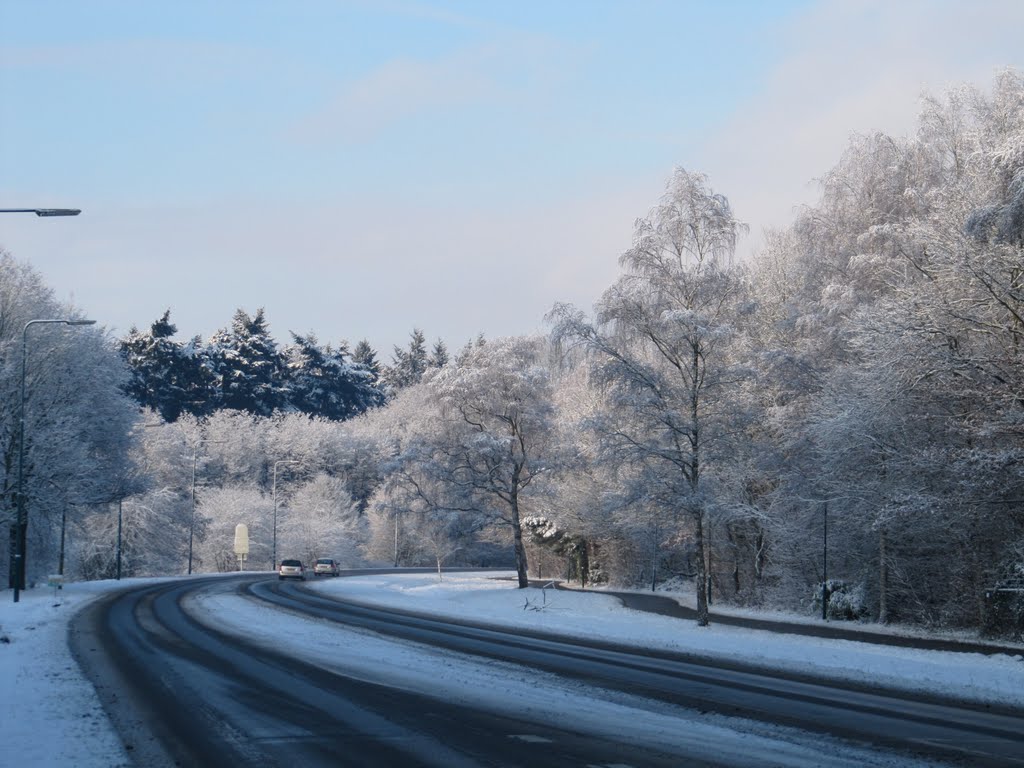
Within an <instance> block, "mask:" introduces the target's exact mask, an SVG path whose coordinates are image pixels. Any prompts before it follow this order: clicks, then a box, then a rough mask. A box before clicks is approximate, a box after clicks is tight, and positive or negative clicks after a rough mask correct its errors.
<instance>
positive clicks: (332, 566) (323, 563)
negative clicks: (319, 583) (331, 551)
mask: <svg viewBox="0 0 1024 768" xmlns="http://www.w3.org/2000/svg"><path fill="white" fill-rule="evenodd" d="M340 572H341V569H340V568H339V567H338V563H337V561H336V560H331V558H329V557H321V558H320V559H319V560H317V561H316V562H315V563H314V564H313V575H314V576H338V575H339V574H340Z"/></svg>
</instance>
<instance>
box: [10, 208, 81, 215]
mask: <svg viewBox="0 0 1024 768" xmlns="http://www.w3.org/2000/svg"><path fill="white" fill-rule="evenodd" d="M81 212H82V211H81V210H79V209H78V208H0V213H34V214H35V215H36V216H47V217H49V216H77V215H78V214H80V213H81Z"/></svg>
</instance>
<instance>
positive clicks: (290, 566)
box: [277, 560, 306, 581]
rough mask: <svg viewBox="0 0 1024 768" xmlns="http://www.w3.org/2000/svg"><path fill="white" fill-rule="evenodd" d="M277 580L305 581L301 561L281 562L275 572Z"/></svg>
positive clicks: (304, 572) (304, 571)
mask: <svg viewBox="0 0 1024 768" xmlns="http://www.w3.org/2000/svg"><path fill="white" fill-rule="evenodd" d="M277 578H278V579H301V580H302V581H305V580H306V569H305V568H303V567H302V561H301V560H282V561H281V567H280V568H279V569H278V571H277Z"/></svg>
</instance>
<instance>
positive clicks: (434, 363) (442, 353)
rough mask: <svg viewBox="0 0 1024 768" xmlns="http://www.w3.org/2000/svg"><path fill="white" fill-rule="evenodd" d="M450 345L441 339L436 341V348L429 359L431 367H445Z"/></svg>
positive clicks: (428, 363) (428, 362)
mask: <svg viewBox="0 0 1024 768" xmlns="http://www.w3.org/2000/svg"><path fill="white" fill-rule="evenodd" d="M448 360H449V355H448V347H447V346H446V345H445V343H444V342H443V341H441V339H438V340H437V341H436V342H434V349H433V351H431V353H430V357H429V358H428V359H427V365H429V366H430V367H431V368H444V367H445V366H446V365H447V364H448Z"/></svg>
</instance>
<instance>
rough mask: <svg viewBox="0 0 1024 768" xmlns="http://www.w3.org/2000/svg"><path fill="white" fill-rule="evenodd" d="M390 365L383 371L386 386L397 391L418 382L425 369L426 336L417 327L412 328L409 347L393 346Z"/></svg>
mask: <svg viewBox="0 0 1024 768" xmlns="http://www.w3.org/2000/svg"><path fill="white" fill-rule="evenodd" d="M391 360H392V362H391V366H390V367H388V368H387V370H386V371H385V381H386V383H387V385H388V387H389V388H390V389H391V390H393V391H397V390H399V389H404V388H405V387H410V386H412V385H413V384H418V383H419V382H420V380H421V379H422V378H423V374H424V373H425V372H426V370H427V338H426V336H424V335H423V331H421V330H420V329H419V328H413V330H412V333H411V334H410V337H409V348H408V349H407V350H405V349H402V348H401V347H399V346H397V345H396V346H395V351H394V354H393V355H392V358H391Z"/></svg>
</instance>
